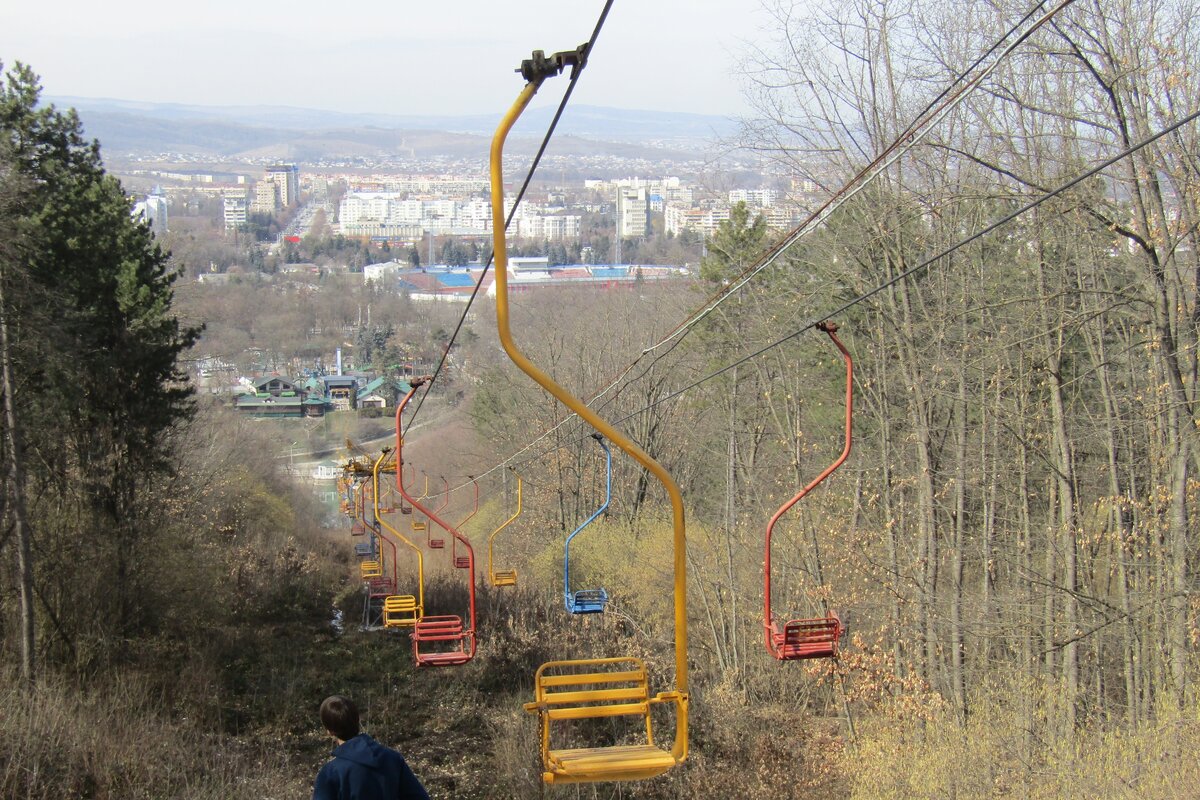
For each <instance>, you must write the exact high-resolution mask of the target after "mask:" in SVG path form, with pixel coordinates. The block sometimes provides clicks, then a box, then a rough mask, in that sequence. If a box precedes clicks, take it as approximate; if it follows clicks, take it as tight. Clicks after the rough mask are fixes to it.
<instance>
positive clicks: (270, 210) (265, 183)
mask: <svg viewBox="0 0 1200 800" xmlns="http://www.w3.org/2000/svg"><path fill="white" fill-rule="evenodd" d="M279 198H280V194H279V184H277V183H275V182H274V181H269V180H261V181H259V182H258V183H256V184H254V201H253V202H252V203H251V204H250V210H251V211H253V212H254V213H255V214H274V213H275V212H276V211H278V210H279V204H280V203H279Z"/></svg>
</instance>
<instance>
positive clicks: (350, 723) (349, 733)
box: [321, 694, 358, 742]
mask: <svg viewBox="0 0 1200 800" xmlns="http://www.w3.org/2000/svg"><path fill="white" fill-rule="evenodd" d="M321 724H322V725H324V726H325V730H327V731H329V732H330V733H332V734H333V735H334V736H336V737H337V738H339V739H341V740H342V741H343V742H346V741H349V740H351V739H353V738H354V737H355V736H358V706H356V705H354V701H353V700H351V699H350V698H349V697H342V696H341V695H340V694H334V695H330V696H329V697H326V698H325V700H324V701H323V702H322V703H321Z"/></svg>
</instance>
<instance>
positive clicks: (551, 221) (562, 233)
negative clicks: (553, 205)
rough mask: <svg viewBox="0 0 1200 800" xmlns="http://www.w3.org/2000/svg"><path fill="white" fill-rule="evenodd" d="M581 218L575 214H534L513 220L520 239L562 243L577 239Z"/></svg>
mask: <svg viewBox="0 0 1200 800" xmlns="http://www.w3.org/2000/svg"><path fill="white" fill-rule="evenodd" d="M582 220H583V217H580V216H578V215H576V214H534V215H530V216H527V217H519V218H517V219H515V220H513V221H514V222H515V223H516V226H517V231H516V233H517V236H519V237H521V238H522V239H548V240H550V241H564V240H573V239H578V238H579V228H580V223H581V222H582Z"/></svg>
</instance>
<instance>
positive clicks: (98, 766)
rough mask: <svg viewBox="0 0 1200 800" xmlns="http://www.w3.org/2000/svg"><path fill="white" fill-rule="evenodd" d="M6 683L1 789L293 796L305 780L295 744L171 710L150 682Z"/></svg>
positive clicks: (0, 719)
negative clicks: (245, 736)
mask: <svg viewBox="0 0 1200 800" xmlns="http://www.w3.org/2000/svg"><path fill="white" fill-rule="evenodd" d="M4 678H5V679H6V680H5V681H4V684H5V686H6V688H5V689H4V690H2V691H0V708H3V709H5V713H4V714H3V715H2V716H0V797H12V798H18V797H19V798H29V800H41V799H42V798H45V800H51V799H52V798H53V799H54V800H59V799H60V798H66V797H71V798H97V800H107V799H108V798H112V799H113V800H116V798H121V799H122V800H131V799H133V798H180V799H186V800H208V799H209V798H212V799H213V800H216V798H247V800H249V798H259V799H261V798H276V797H278V798H285V797H297V796H300V795H301V794H302V792H303V791H305V790H306V789H305V786H304V785H303V784H301V783H299V782H298V781H297V778H296V773H295V769H294V766H293V765H292V764H291V763H290V759H289V757H288V755H287V754H286V753H283V752H280V751H278V750H272V749H271V748H270V747H269V746H267V745H266V744H265V743H261V742H260V743H256V744H250V743H246V742H244V741H240V740H237V739H232V738H228V737H223V736H219V735H214V734H212V733H207V732H204V731H202V730H199V729H197V727H196V726H195V725H194V724H193V723H192V722H191V721H189V720H188V719H186V718H177V717H172V715H171V714H170V713H169V712H168V709H166V708H165V707H164V704H163V702H162V701H161V700H160V699H157V698H156V697H155V694H156V692H155V691H154V690H152V689H151V688H150V686H149V684H148V683H146V682H144V681H140V680H137V679H134V678H125V679H121V680H118V681H116V682H114V683H113V684H112V685H110V686H107V687H105V688H103V689H96V690H91V691H80V690H79V689H78V688H77V687H72V686H69V685H67V684H66V683H63V682H60V681H49V682H46V683H43V684H42V685H41V686H39V687H38V689H37V690H36V691H35V692H33V693H32V694H25V693H22V692H20V691H18V689H17V688H16V686H17V684H16V681H15V676H13V675H11V674H9V675H5V676H4Z"/></svg>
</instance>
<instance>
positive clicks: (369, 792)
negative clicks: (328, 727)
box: [313, 733, 429, 800]
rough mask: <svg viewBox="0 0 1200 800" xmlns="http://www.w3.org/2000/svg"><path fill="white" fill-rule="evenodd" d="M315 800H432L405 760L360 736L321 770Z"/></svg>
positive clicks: (345, 746)
mask: <svg viewBox="0 0 1200 800" xmlns="http://www.w3.org/2000/svg"><path fill="white" fill-rule="evenodd" d="M313 800H429V795H428V794H426V793H425V788H424V787H423V786H421V782H420V781H419V780H417V776H416V775H414V774H413V771H412V770H411V769H409V768H408V764H406V763H405V761H404V757H403V756H401V755H400V754H399V753H397V752H396V751H395V750H392V749H391V748H390V747H384V746H383V745H381V744H380V743H379V742H377V741H375V740H374V739H372V738H371V737H370V736H367V735H366V734H365V733H360V734H359V735H358V736H355V737H354V738H353V739H351V740H349V741H348V742H345V743H343V744H340V745H338V746H337V748H335V749H334V751H333V761H330V762H329V763H328V764H326V765H325V766H323V767H321V771H320V772H319V773H317V782H316V784H315V785H314V786H313Z"/></svg>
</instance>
